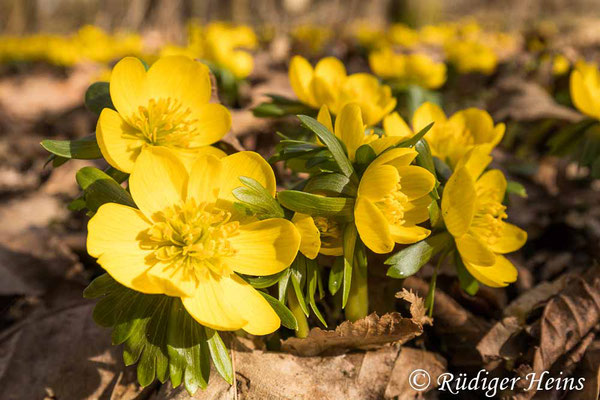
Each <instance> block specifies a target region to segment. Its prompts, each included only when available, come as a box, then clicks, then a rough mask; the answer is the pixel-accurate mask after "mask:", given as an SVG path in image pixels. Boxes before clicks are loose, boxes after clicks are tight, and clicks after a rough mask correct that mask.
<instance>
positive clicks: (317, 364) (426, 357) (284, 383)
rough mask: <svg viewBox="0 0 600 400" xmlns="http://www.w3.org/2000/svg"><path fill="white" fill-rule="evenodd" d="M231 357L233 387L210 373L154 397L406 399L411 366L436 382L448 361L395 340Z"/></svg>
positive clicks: (412, 395) (162, 399)
mask: <svg viewBox="0 0 600 400" xmlns="http://www.w3.org/2000/svg"><path fill="white" fill-rule="evenodd" d="M234 357H235V365H236V382H237V386H236V387H231V386H229V385H228V384H227V383H226V382H224V381H223V380H222V379H221V378H219V377H218V376H217V374H216V373H213V374H211V378H210V382H209V385H208V387H207V388H206V390H204V391H198V392H197V393H196V394H195V395H194V396H189V395H188V393H187V392H186V391H185V390H184V389H183V388H177V389H172V388H170V385H163V386H162V387H161V389H160V391H159V392H158V393H157V394H156V395H155V396H154V397H153V398H152V400H189V399H212V400H231V399H233V398H235V397H234V392H237V398H238V399H240V400H275V399H277V400H291V399H319V400H340V399H352V400H381V399H392V398H399V399H401V400H408V399H415V398H418V396H419V393H417V392H416V391H414V390H412V389H410V388H408V386H407V384H406V383H407V377H408V375H409V374H410V372H412V371H413V370H414V369H417V368H422V369H425V370H427V371H429V372H430V373H431V376H432V383H433V384H435V382H436V380H437V376H439V374H441V373H443V372H445V369H446V361H445V360H444V359H443V358H442V357H441V356H439V355H437V354H433V353H430V352H427V351H424V350H419V349H411V348H404V347H402V348H400V349H398V348H397V347H396V346H389V347H384V348H380V349H377V350H374V351H368V352H365V353H353V354H344V355H338V356H331V357H299V356H295V355H292V354H282V353H271V352H267V353H263V352H262V351H254V352H235V354H234ZM433 387H434V386H433V385H432V387H431V388H430V390H433ZM397 396H398V397H397Z"/></svg>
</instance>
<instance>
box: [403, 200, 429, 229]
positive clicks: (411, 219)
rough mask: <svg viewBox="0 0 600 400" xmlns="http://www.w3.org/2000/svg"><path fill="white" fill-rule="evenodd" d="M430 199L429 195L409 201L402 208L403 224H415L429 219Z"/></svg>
mask: <svg viewBox="0 0 600 400" xmlns="http://www.w3.org/2000/svg"><path fill="white" fill-rule="evenodd" d="M431 202H432V199H431V197H430V196H423V197H421V198H418V199H415V200H413V201H411V202H410V203H409V204H408V205H407V208H406V209H405V210H404V221H405V222H404V225H416V224H420V223H421V222H425V221H427V220H428V219H429V208H428V207H429V205H430V204H431Z"/></svg>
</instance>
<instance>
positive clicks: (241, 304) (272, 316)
mask: <svg viewBox="0 0 600 400" xmlns="http://www.w3.org/2000/svg"><path fill="white" fill-rule="evenodd" d="M222 286H223V292H224V294H225V297H226V299H227V300H228V301H230V302H232V306H233V307H235V309H236V311H237V312H238V313H239V314H240V315H241V316H242V318H244V319H245V320H246V321H248V322H247V323H246V324H245V325H244V326H243V327H242V329H243V330H245V331H246V332H248V333H250V334H252V335H268V334H269V333H272V332H275V331H276V330H277V329H279V325H280V320H279V317H278V316H277V313H276V312H275V311H274V310H273V308H272V307H271V305H270V304H269V303H268V302H267V300H265V298H264V297H263V296H262V295H261V294H260V293H258V291H257V290H256V289H254V288H253V287H252V286H251V285H250V284H248V283H247V282H246V281H244V280H243V279H242V278H240V277H239V276H237V275H236V274H232V275H231V276H230V277H229V278H223V279H222Z"/></svg>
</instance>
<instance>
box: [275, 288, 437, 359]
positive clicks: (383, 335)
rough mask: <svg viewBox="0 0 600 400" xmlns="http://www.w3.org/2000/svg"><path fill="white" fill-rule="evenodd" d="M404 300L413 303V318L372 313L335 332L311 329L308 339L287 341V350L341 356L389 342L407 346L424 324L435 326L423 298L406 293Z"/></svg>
mask: <svg viewBox="0 0 600 400" xmlns="http://www.w3.org/2000/svg"><path fill="white" fill-rule="evenodd" d="M400 297H402V298H404V299H405V300H407V301H408V302H410V303H411V307H410V311H411V314H412V317H411V318H404V317H402V315H401V314H400V313H397V312H392V313H388V314H384V315H383V316H381V317H380V316H378V315H377V314H376V313H372V314H370V315H368V316H367V317H365V318H363V319H359V320H358V321H355V322H350V321H346V322H344V323H342V324H341V325H340V326H338V327H337V328H336V329H335V330H334V331H332V330H323V329H320V328H313V329H311V331H310V333H309V334H308V336H307V337H306V338H305V339H299V338H289V339H287V340H285V341H283V343H282V345H281V348H282V350H283V351H286V352H289V353H292V354H296V355H300V356H316V355H320V354H326V355H331V354H341V353H344V352H346V351H349V350H352V349H370V348H375V347H378V346H381V345H384V344H386V343H392V342H395V343H399V344H403V343H406V342H408V341H409V340H411V339H413V338H415V337H417V336H419V335H421V334H422V333H423V324H431V319H430V318H428V317H426V316H425V306H424V305H423V299H421V298H420V297H418V296H417V295H415V294H414V293H412V292H409V291H404V292H401V293H400Z"/></svg>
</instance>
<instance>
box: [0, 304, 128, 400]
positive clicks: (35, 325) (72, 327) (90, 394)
mask: <svg viewBox="0 0 600 400" xmlns="http://www.w3.org/2000/svg"><path fill="white" fill-rule="evenodd" d="M93 307H94V305H93V304H89V303H83V304H82V303H79V304H77V305H74V306H70V307H65V308H63V309H59V310H56V311H52V312H48V313H46V314H44V315H37V316H36V317H35V318H29V319H28V320H25V321H24V322H22V323H20V324H18V325H15V326H13V327H12V328H11V329H9V330H7V331H5V332H3V334H2V335H0V355H2V356H1V357H0V361H1V362H0V398H1V399H42V398H44V395H45V394H46V389H49V390H51V391H52V392H53V393H54V394H55V396H56V398H57V399H90V400H91V399H99V398H104V397H102V396H105V397H106V398H107V397H108V396H107V394H108V395H110V392H111V390H112V387H113V386H114V384H115V382H116V378H117V376H118V374H119V373H120V372H121V371H122V370H123V369H124V366H123V361H122V359H121V356H120V354H119V353H120V351H121V349H120V348H119V347H116V346H111V344H110V332H109V331H108V330H105V329H100V328H99V327H98V326H96V324H95V323H94V321H93V320H92V309H93Z"/></svg>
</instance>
